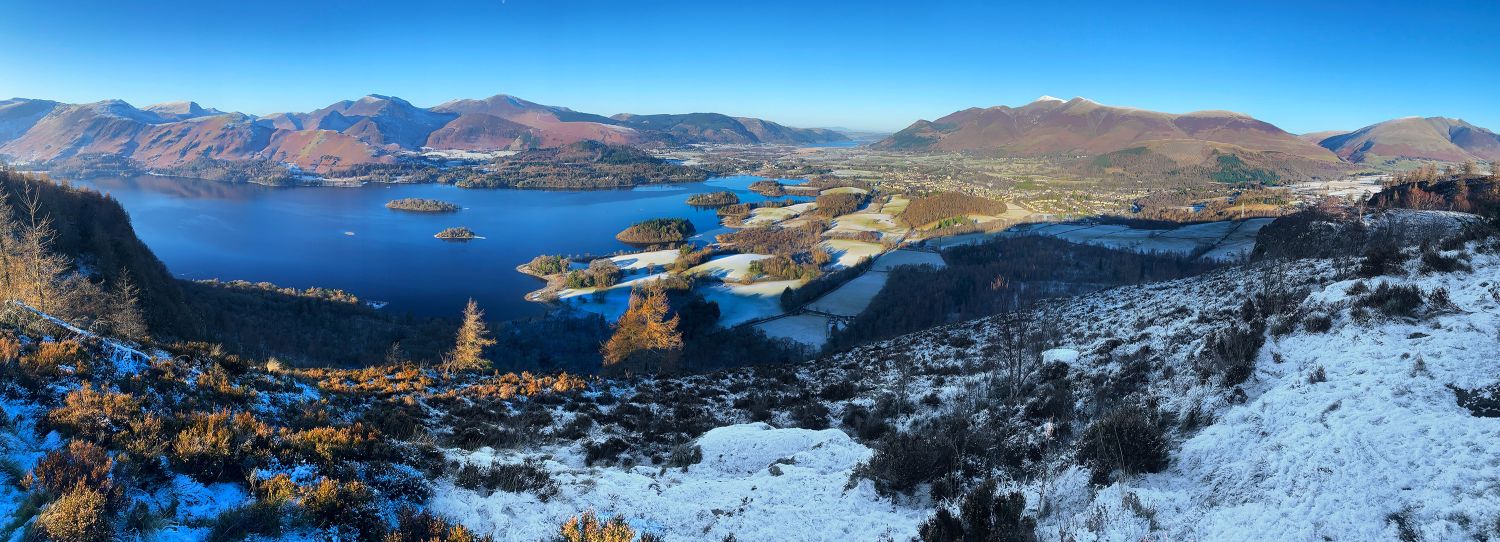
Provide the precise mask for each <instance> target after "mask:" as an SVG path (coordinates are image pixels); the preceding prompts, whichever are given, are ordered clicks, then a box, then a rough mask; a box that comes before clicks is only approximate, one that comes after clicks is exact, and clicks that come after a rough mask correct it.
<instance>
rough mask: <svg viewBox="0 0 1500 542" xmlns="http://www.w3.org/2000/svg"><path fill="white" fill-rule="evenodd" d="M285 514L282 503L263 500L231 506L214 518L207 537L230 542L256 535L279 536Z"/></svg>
mask: <svg viewBox="0 0 1500 542" xmlns="http://www.w3.org/2000/svg"><path fill="white" fill-rule="evenodd" d="M284 515H286V514H285V511H284V510H282V507H281V506H280V505H277V504H273V503H268V502H263V501H257V502H252V503H249V504H244V505H241V506H236V507H234V508H229V509H226V510H224V511H223V512H220V513H219V516H218V517H216V518H214V523H213V526H211V527H209V530H208V536H207V537H206V539H207V540H209V541H211V542H229V541H238V540H244V539H246V538H249V537H251V536H254V535H259V536H264V537H277V536H280V535H281V529H282V524H281V522H282V517H283V516H284Z"/></svg>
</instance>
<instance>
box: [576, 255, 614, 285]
mask: <svg viewBox="0 0 1500 542" xmlns="http://www.w3.org/2000/svg"><path fill="white" fill-rule="evenodd" d="M619 282H620V266H618V265H615V262H614V260H611V259H609V258H599V259H597V260H594V261H591V262H589V266H588V267H586V268H584V269H577V270H573V271H569V272H568V274H567V276H566V277H563V285H564V286H567V287H569V288H573V289H575V290H577V289H582V288H608V287H610V286H614V285H615V284H618V283H619Z"/></svg>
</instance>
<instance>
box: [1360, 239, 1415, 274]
mask: <svg viewBox="0 0 1500 542" xmlns="http://www.w3.org/2000/svg"><path fill="white" fill-rule="evenodd" d="M1405 261H1406V256H1405V255H1404V254H1402V253H1401V249H1400V248H1399V247H1397V246H1396V245H1395V243H1390V242H1384V243H1376V244H1374V245H1371V246H1370V248H1369V249H1368V250H1366V251H1365V256H1364V259H1362V260H1360V262H1359V271H1358V273H1359V276H1361V277H1365V278H1370V277H1378V276H1381V275H1394V274H1396V273H1398V272H1399V271H1400V270H1401V264H1402V263H1403V262H1405Z"/></svg>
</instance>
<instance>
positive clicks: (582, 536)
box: [558, 510, 658, 542]
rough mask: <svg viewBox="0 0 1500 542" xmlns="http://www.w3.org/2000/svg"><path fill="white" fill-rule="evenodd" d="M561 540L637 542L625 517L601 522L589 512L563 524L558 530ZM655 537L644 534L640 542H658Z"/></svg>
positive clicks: (568, 541) (576, 541)
mask: <svg viewBox="0 0 1500 542" xmlns="http://www.w3.org/2000/svg"><path fill="white" fill-rule="evenodd" d="M558 535H559V538H560V539H561V540H562V542H631V541H632V540H637V539H636V536H635V530H634V529H631V528H630V526H629V525H626V524H625V517H624V516H615V517H613V518H610V519H609V520H608V521H600V520H599V516H596V515H594V512H593V511H592V510H591V511H588V512H584V513H583V514H581V515H578V516H574V517H571V518H568V521H566V522H563V524H562V528H560V529H558ZM657 540H658V539H657V538H656V537H655V536H652V535H649V534H643V535H641V537H640V538H639V542H648V541H657Z"/></svg>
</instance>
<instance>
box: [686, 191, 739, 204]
mask: <svg viewBox="0 0 1500 542" xmlns="http://www.w3.org/2000/svg"><path fill="white" fill-rule="evenodd" d="M739 202H740V197H739V196H736V195H735V194H734V192H730V191H727V190H726V191H722V192H708V193H704V194H693V195H691V196H688V199H687V204H688V205H693V206H697V207H722V206H725V205H734V204H736V203H739Z"/></svg>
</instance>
